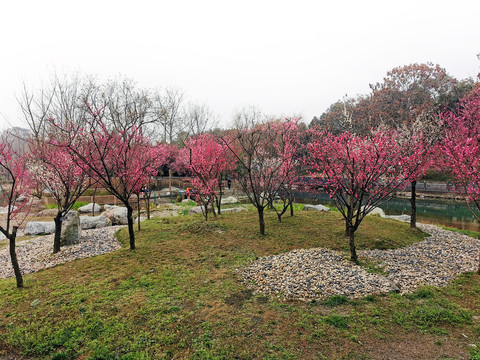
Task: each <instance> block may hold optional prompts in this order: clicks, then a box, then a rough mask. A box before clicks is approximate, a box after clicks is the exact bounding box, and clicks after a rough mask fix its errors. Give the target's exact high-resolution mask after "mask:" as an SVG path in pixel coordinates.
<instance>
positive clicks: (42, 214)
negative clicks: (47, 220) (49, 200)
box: [35, 209, 58, 217]
mask: <svg viewBox="0 0 480 360" xmlns="http://www.w3.org/2000/svg"><path fill="white" fill-rule="evenodd" d="M57 214H58V209H44V210H41V211H39V212H38V213H37V214H36V215H35V216H37V217H47V216H51V217H55V216H57Z"/></svg>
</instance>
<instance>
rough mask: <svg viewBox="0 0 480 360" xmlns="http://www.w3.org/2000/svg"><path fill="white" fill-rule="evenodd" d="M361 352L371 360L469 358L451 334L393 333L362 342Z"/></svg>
mask: <svg viewBox="0 0 480 360" xmlns="http://www.w3.org/2000/svg"><path fill="white" fill-rule="evenodd" d="M361 341H362V344H363V346H362V347H361V352H362V354H364V355H366V356H367V358H368V359H372V360H411V359H416V360H432V359H469V355H468V352H467V351H466V350H465V348H464V346H463V345H462V344H461V343H460V342H459V341H458V340H457V339H455V338H453V337H451V336H445V337H442V336H433V335H428V334H422V335H419V334H418V333H416V332H411V333H407V334H395V335H394V336H393V337H392V338H389V339H386V340H380V339H376V340H375V341H372V340H370V341H369V342H364V341H363V340H361Z"/></svg>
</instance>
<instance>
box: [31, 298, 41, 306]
mask: <svg viewBox="0 0 480 360" xmlns="http://www.w3.org/2000/svg"><path fill="white" fill-rule="evenodd" d="M38 305H40V300H39V299H35V300H33V301H32V302H31V303H30V306H32V307H37V306H38Z"/></svg>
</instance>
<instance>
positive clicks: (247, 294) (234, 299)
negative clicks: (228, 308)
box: [225, 290, 253, 307]
mask: <svg viewBox="0 0 480 360" xmlns="http://www.w3.org/2000/svg"><path fill="white" fill-rule="evenodd" d="M252 296H253V291H252V290H241V291H239V292H236V293H233V294H231V295H229V296H227V297H226V298H225V304H227V305H232V306H236V307H241V306H242V305H243V303H244V302H245V301H246V300H248V299H250V298H251V297H252Z"/></svg>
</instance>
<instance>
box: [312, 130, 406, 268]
mask: <svg viewBox="0 0 480 360" xmlns="http://www.w3.org/2000/svg"><path fill="white" fill-rule="evenodd" d="M395 136H396V135H395V133H393V132H380V131H378V132H374V133H373V134H372V135H371V136H369V137H362V136H356V135H354V134H352V133H350V132H345V133H342V134H339V135H333V134H331V133H325V132H320V133H318V132H317V133H315V132H313V137H314V140H313V141H312V143H311V144H310V145H309V150H310V155H311V156H310V158H309V160H308V165H309V166H311V168H312V170H313V172H312V176H313V177H317V178H318V177H320V178H322V179H324V185H325V188H326V190H327V192H328V194H329V195H330V197H331V198H332V199H333V201H334V202H335V204H336V206H337V207H338V209H339V211H340V212H341V214H342V215H343V217H344V219H345V222H346V227H347V230H348V235H349V245H350V254H351V259H352V261H354V262H358V257H357V253H356V248H355V231H356V230H357V229H358V227H359V225H360V223H361V222H362V220H363V219H364V217H365V216H366V215H367V214H368V213H370V212H371V211H372V210H373V209H374V208H375V207H377V206H378V205H379V204H381V203H382V202H383V201H385V200H387V199H388V198H389V197H390V196H391V195H392V194H393V193H394V192H395V190H396V189H397V188H398V187H399V186H400V185H402V184H403V183H404V177H403V173H402V168H401V166H400V165H401V151H400V150H401V149H400V146H399V144H398V142H397V141H395Z"/></svg>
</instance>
